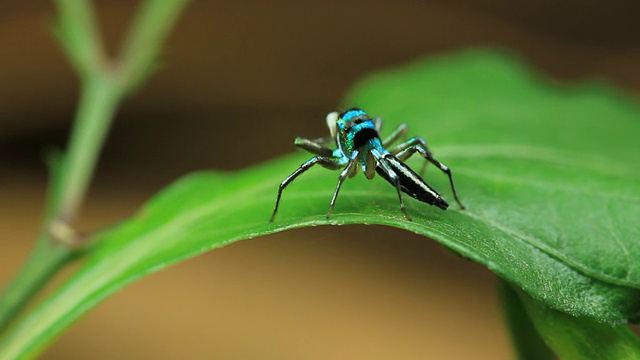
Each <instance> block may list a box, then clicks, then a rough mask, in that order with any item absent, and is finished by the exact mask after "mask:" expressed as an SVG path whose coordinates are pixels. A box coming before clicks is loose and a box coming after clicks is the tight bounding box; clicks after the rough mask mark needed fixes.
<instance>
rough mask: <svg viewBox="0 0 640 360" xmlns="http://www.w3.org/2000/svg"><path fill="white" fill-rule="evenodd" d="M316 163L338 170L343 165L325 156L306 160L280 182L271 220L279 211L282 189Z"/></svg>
mask: <svg viewBox="0 0 640 360" xmlns="http://www.w3.org/2000/svg"><path fill="white" fill-rule="evenodd" d="M315 164H320V165H321V166H323V167H325V168H327V169H332V170H337V169H339V168H341V167H342V165H340V163H338V162H337V161H336V160H334V159H332V158H328V157H324V156H314V157H312V158H311V159H309V160H307V161H305V162H304V163H303V164H302V165H300V167H299V168H297V169H296V171H294V172H292V173H291V175H289V176H287V178H286V179H284V180H283V181H282V183H280V186H279V187H278V197H276V206H275V207H274V208H273V214H272V215H271V218H270V219H269V221H270V222H272V221H273V219H274V218H275V217H276V212H278V205H280V198H281V197H282V191H283V190H284V189H285V188H286V187H287V185H289V184H290V183H291V182H292V181H293V180H295V178H297V177H298V175H300V174H302V173H303V172H305V171H307V170H309V169H310V168H311V167H312V166H313V165H315Z"/></svg>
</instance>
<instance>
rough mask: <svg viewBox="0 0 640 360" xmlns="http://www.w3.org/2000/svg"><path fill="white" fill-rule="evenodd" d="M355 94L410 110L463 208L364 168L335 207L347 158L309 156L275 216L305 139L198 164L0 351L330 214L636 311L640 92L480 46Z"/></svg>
mask: <svg viewBox="0 0 640 360" xmlns="http://www.w3.org/2000/svg"><path fill="white" fill-rule="evenodd" d="M347 104H348V106H354V105H355V106H361V107H363V108H365V109H366V110H368V111H369V113H371V114H372V115H374V116H377V115H380V116H384V117H385V119H386V122H385V130H386V131H384V130H383V133H388V132H389V131H390V130H391V129H393V127H394V126H395V125H397V124H399V123H400V122H406V123H408V124H409V126H410V134H411V135H420V136H423V137H424V138H425V139H426V140H427V141H429V144H430V147H431V149H432V150H433V152H434V154H435V155H436V157H437V158H438V159H439V160H441V161H442V162H444V163H446V164H447V165H449V167H450V168H451V169H452V170H453V173H454V178H455V180H456V184H457V187H458V191H459V193H460V195H461V197H462V201H463V202H464V203H465V205H466V206H467V210H459V209H458V208H457V206H456V205H452V206H451V207H450V208H449V210H447V211H442V210H440V209H438V208H435V207H431V206H428V205H426V204H424V203H420V202H417V201H414V200H413V199H410V198H409V197H406V198H407V199H406V203H407V210H408V211H409V213H410V214H411V215H412V216H413V218H414V221H413V222H409V221H407V220H406V219H405V218H404V216H403V215H402V213H401V212H400V210H399V205H398V200H397V195H396V192H395V190H394V189H393V188H392V187H390V186H389V184H388V183H386V182H385V181H382V180H381V179H379V178H376V179H374V180H373V181H367V180H366V179H365V178H364V177H363V176H357V177H355V178H354V179H349V180H348V181H346V182H345V184H344V186H343V188H342V190H341V193H340V197H339V198H338V201H337V204H336V208H335V211H334V215H333V216H332V219H331V221H329V222H328V221H326V220H325V219H324V216H325V213H326V211H327V208H328V204H329V200H330V199H331V195H332V193H333V190H334V187H335V183H336V181H337V175H338V174H337V172H332V171H329V170H325V169H323V168H317V169H316V168H314V169H311V170H310V171H309V172H308V173H306V174H304V175H302V176H301V177H300V178H299V179H297V180H296V181H295V182H294V183H293V184H292V185H291V186H290V187H289V188H287V190H286V191H285V192H284V196H283V199H282V203H281V207H280V211H279V213H278V216H277V217H276V220H275V222H274V223H269V222H268V219H269V216H270V215H271V211H272V208H273V203H274V200H275V194H276V190H277V187H278V184H279V183H280V181H282V179H283V178H284V177H285V176H287V175H288V174H289V173H291V172H292V171H293V170H294V169H295V168H296V167H297V166H298V165H299V164H300V163H302V162H303V161H304V160H306V159H308V158H309V157H310V155H308V154H303V153H298V154H296V155H292V156H286V157H283V158H281V159H277V160H274V161H272V162H269V163H266V164H263V165H260V166H256V167H254V168H250V169H247V170H244V171H239V172H236V173H228V174H224V173H215V172H202V173H197V174H193V175H190V176H188V177H186V178H184V179H182V180H180V181H178V182H177V183H176V184H174V185H173V186H171V187H170V188H168V189H167V190H165V191H163V192H162V193H161V194H159V195H158V196H157V197H155V198H154V199H152V200H151V201H150V202H149V203H148V204H147V205H145V206H144V207H143V209H141V210H140V212H139V213H138V214H137V215H136V216H134V217H132V218H131V219H129V220H127V221H126V222H124V223H122V224H121V225H119V226H117V227H115V228H113V229H110V230H107V231H105V232H103V233H101V234H98V235H97V236H96V238H95V245H94V246H93V248H91V249H89V251H88V252H87V254H86V261H85V263H84V264H83V266H82V267H81V268H80V269H79V270H78V272H77V273H76V274H75V275H74V276H73V277H72V278H70V279H69V280H68V281H67V283H66V284H65V285H64V286H63V287H62V288H61V289H60V290H59V291H57V292H56V293H55V294H54V295H53V296H51V297H50V298H49V299H47V301H45V302H44V303H43V304H42V306H40V307H39V308H37V309H36V310H35V311H34V312H33V313H32V314H31V315H30V316H29V317H27V318H25V319H24V321H23V322H22V323H21V324H19V326H18V327H16V328H14V329H13V331H12V332H11V333H10V334H9V337H8V338H6V339H5V342H4V343H0V349H2V350H0V358H5V357H9V358H10V357H12V356H18V354H27V355H32V354H36V353H37V352H38V351H39V350H40V349H41V348H42V347H43V346H44V345H45V344H46V343H47V342H49V341H51V340H52V339H53V338H54V337H55V336H57V335H58V334H59V333H60V332H61V331H62V330H63V329H64V328H65V327H66V326H68V325H69V324H70V323H71V322H72V321H74V320H75V319H77V318H78V317H79V316H81V315H82V314H83V313H84V312H86V311H88V310H89V309H90V308H91V307H93V306H95V305H96V304H97V303H98V302H100V301H101V300H103V299H104V298H105V297H107V296H109V295H110V294H112V293H113V292H115V291H117V290H118V289H120V288H122V287H123V286H125V285H126V284H128V283H130V282H132V281H134V280H136V279H138V278H140V277H142V276H144V275H146V274H148V273H151V272H154V271H157V270H159V269H161V268H164V267H166V266H168V265H170V264H172V263H175V262H177V261H180V260H182V259H186V258H189V257H192V256H195V255H197V254H200V253H202V252H204V251H207V250H210V249H213V248H216V247H220V246H223V245H226V244H229V243H231V242H234V241H237V240H241V239H247V238H252V237H256V236H260V235H264V234H270V233H274V232H279V231H283V230H287V229H291V228H297V227H304V226H316V225H325V224H356V223H359V224H361V223H365V224H381V225H389V226H394V227H398V228H402V229H406V230H408V231H412V232H416V233H419V234H423V235H426V236H428V237H431V238H433V239H435V240H437V241H439V242H441V243H442V244H444V245H446V246H448V247H450V248H451V249H453V250H455V251H457V252H459V253H460V254H462V255H464V256H466V257H469V258H471V259H473V260H476V261H478V262H480V263H483V264H485V265H486V266H487V267H488V268H490V269H491V270H493V271H494V272H496V273H497V274H498V275H500V276H501V277H503V278H505V279H506V280H507V281H509V282H510V283H512V284H515V285H517V286H519V287H521V288H522V289H524V290H525V291H526V292H527V293H528V294H530V295H531V296H532V297H533V298H534V299H537V300H539V301H541V302H542V303H544V304H545V305H546V306H549V307H551V308H553V309H557V310H560V311H563V312H566V313H569V314H572V315H580V316H587V317H591V318H593V319H595V320H598V321H604V322H609V323H624V322H626V321H628V320H630V319H633V318H637V317H638V316H639V315H640V265H638V264H640V263H639V262H638V261H635V259H638V258H639V257H640V241H639V240H640V239H639V236H638V235H639V234H640V224H639V223H638V221H637V218H638V214H640V187H639V186H638V181H639V180H640V169H639V168H638V166H637V157H638V155H639V154H640V151H639V146H638V142H637V137H638V134H640V109H639V108H638V106H637V104H635V103H633V102H631V101H630V100H628V99H625V98H624V96H622V95H621V94H618V93H617V92H616V91H614V90H612V89H610V88H608V87H606V86H603V85H593V84H591V85H583V86H580V87H561V86H557V85H551V84H548V83H545V82H542V81H540V80H538V79H537V77H536V76H535V75H533V74H532V73H530V72H529V71H528V70H527V69H526V68H524V67H523V66H522V65H521V64H519V63H518V62H516V61H514V60H512V59H511V58H509V57H507V56H504V55H500V54H496V53H491V52H483V51H477V52H471V53H466V54H463V55H457V56H452V57H442V58H439V59H435V60H433V59H432V60H426V61H423V62H419V63H416V64H413V65H411V66H408V67H405V68H402V69H398V70H395V71H390V72H385V73H381V74H378V75H375V76H372V77H370V78H369V79H368V80H365V81H364V82H362V83H361V84H360V85H359V86H357V87H356V90H355V91H354V93H353V95H352V96H351V97H350V98H349V101H348V102H347ZM328 110H331V109H328ZM318 121H323V119H319V120H318ZM318 135H319V136H322V135H327V134H318ZM409 164H410V165H411V166H414V167H419V166H421V164H422V163H421V159H417V158H416V159H410V161H409ZM425 177H426V179H427V181H428V182H429V183H430V184H431V185H433V186H434V187H435V188H436V189H438V190H439V191H440V192H441V193H443V194H444V196H445V197H446V198H448V199H449V200H451V192H450V189H449V186H448V182H447V179H446V176H444V175H443V174H441V173H440V172H439V171H438V170H437V169H435V168H428V169H427V173H426V175H425ZM450 202H451V201H450ZM3 356H4V357H3Z"/></svg>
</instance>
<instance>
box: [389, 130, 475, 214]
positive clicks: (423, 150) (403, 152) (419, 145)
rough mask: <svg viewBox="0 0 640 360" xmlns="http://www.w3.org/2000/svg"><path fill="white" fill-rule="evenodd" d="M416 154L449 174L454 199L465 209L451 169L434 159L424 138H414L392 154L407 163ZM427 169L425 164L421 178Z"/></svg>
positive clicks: (398, 147)
mask: <svg viewBox="0 0 640 360" xmlns="http://www.w3.org/2000/svg"><path fill="white" fill-rule="evenodd" d="M416 152H418V153H419V154H420V155H422V157H423V158H425V159H426V160H427V161H428V162H430V163H432V164H433V165H435V166H437V167H438V169H440V170H441V171H442V172H443V173H445V174H447V176H448V177H449V183H450V184H451V190H452V191H453V197H454V198H455V199H456V202H457V203H458V205H459V206H460V208H461V209H464V208H465V207H464V205H462V202H460V199H459V198H458V192H457V191H456V186H455V184H454V183H453V176H452V175H451V169H449V167H448V166H446V165H445V164H443V163H441V162H440V161H438V160H436V158H434V157H433V155H432V154H431V151H429V148H428V147H427V142H426V141H425V140H424V139H423V138H421V137H412V138H411V139H409V140H407V141H405V142H403V143H401V144H399V145H398V146H396V147H395V148H394V149H393V150H391V154H393V155H395V156H396V157H397V158H398V159H400V160H401V161H405V160H406V159H408V158H409V157H411V155H413V154H415V153H416ZM425 167H426V163H425V166H423V167H422V170H421V171H420V176H422V174H423V173H424V169H425Z"/></svg>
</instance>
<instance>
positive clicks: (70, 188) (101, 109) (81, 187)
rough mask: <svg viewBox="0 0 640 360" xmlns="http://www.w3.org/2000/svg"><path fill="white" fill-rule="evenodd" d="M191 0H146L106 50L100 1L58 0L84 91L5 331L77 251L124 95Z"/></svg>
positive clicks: (65, 42) (1, 308)
mask: <svg viewBox="0 0 640 360" xmlns="http://www.w3.org/2000/svg"><path fill="white" fill-rule="evenodd" d="M186 3H187V0H146V1H145V2H144V3H143V4H142V6H141V8H140V12H139V14H138V16H137V17H136V18H135V21H134V25H133V26H132V30H131V32H130V34H129V36H128V38H127V39H126V41H125V43H124V44H125V45H124V47H123V49H124V50H123V52H122V54H121V56H120V57H119V58H118V59H116V61H113V62H110V61H109V60H108V59H106V58H105V56H104V50H103V46H102V42H101V39H100V34H99V31H98V28H97V25H96V20H95V16H94V11H93V6H92V4H91V3H90V2H89V1H87V0H56V5H57V8H58V16H59V22H58V27H57V32H56V33H57V35H58V38H59V39H60V42H61V44H62V46H63V48H64V50H65V52H66V54H67V57H68V58H69V61H70V62H71V63H72V64H73V66H74V67H75V69H76V71H77V72H78V74H79V76H80V79H81V84H82V87H81V90H82V91H81V97H80V101H79V104H78V108H77V110H76V116H75V119H74V125H73V129H72V132H71V136H70V138H69V144H68V149H67V153H66V154H65V156H64V157H63V159H62V163H61V164H59V166H57V165H53V166H52V170H53V171H52V179H51V180H52V181H51V182H50V185H49V196H48V199H47V204H46V209H47V211H46V214H45V218H44V220H43V226H42V230H41V232H40V235H39V236H38V239H37V241H36V245H35V248H34V250H33V251H32V253H31V254H30V255H29V258H28V260H27V261H26V262H25V264H24V266H23V267H22V269H21V270H20V271H19V273H18V274H17V275H16V277H15V278H14V279H13V280H12V282H11V283H10V284H9V285H8V286H7V288H6V290H5V291H4V293H3V294H2V297H0V332H2V331H4V330H6V328H7V326H8V325H9V322H10V321H11V320H12V319H13V318H14V317H15V316H16V315H17V314H18V312H19V311H20V310H21V309H23V308H24V307H25V306H26V305H27V303H28V302H29V301H30V300H31V299H32V298H33V297H34V295H35V294H37V292H38V291H39V290H40V289H41V288H42V287H43V286H44V285H45V284H46V283H47V282H48V281H49V280H50V279H51V278H53V277H54V275H55V274H56V273H57V272H58V270H59V269H60V268H61V267H62V266H63V265H65V264H66V263H68V262H69V261H70V260H71V259H72V258H73V256H74V254H77V252H76V251H75V250H74V246H76V245H78V244H77V241H78V237H77V235H76V233H75V231H74V229H73V226H74V224H75V220H76V218H77V215H78V213H79V211H80V209H81V207H82V203H83V201H84V198H85V196H86V193H87V190H88V188H89V184H90V181H91V178H92V176H93V173H94V170H95V167H96V163H97V159H98V157H99V154H100V150H101V149H102V146H103V144H104V140H105V138H106V136H107V133H108V131H109V128H110V126H111V123H112V121H113V118H114V116H115V114H116V111H117V108H118V106H119V104H120V102H121V101H122V99H123V98H124V97H125V96H126V95H127V94H129V93H130V92H131V90H132V89H133V88H135V87H137V86H139V85H140V84H141V83H142V82H143V81H144V80H145V79H146V77H147V75H148V74H149V73H150V72H149V71H148V69H149V68H151V65H152V63H153V61H154V60H155V58H156V56H157V54H158V52H159V51H160V48H161V45H162V42H163V40H164V38H165V37H166V35H167V34H168V32H169V30H170V29H171V28H172V26H173V24H174V23H175V20H176V19H177V17H178V15H179V13H180V10H181V9H182V8H183V7H184V6H185V5H186Z"/></svg>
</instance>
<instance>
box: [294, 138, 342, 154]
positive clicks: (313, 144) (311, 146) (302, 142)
mask: <svg viewBox="0 0 640 360" xmlns="http://www.w3.org/2000/svg"><path fill="white" fill-rule="evenodd" d="M324 140H325V139H322V138H320V139H316V140H309V139H305V138H301V137H298V138H296V140H295V141H294V144H295V145H296V146H297V147H300V148H303V149H305V150H307V151H308V152H310V153H313V154H316V155H320V156H324V157H331V156H332V155H333V150H331V149H329V148H328V147H326V146H325V145H324V144H325V142H324Z"/></svg>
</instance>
